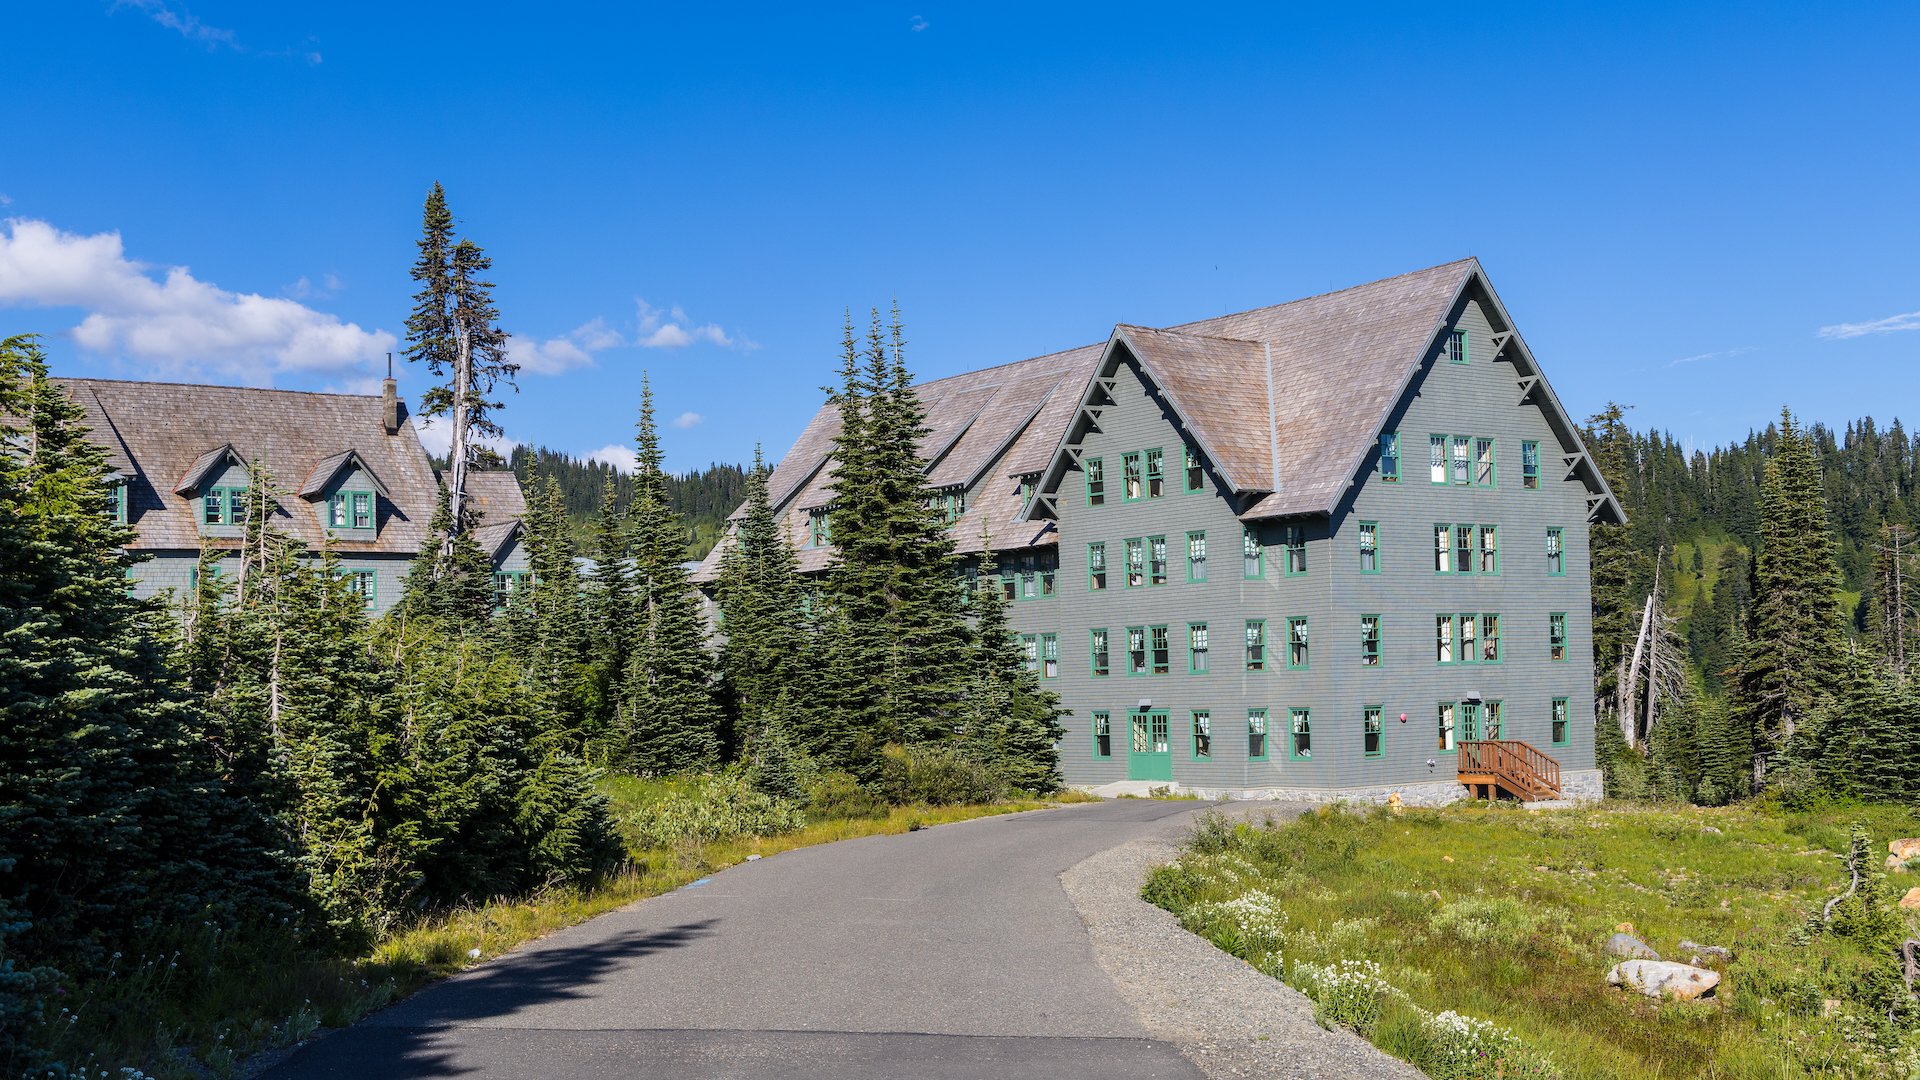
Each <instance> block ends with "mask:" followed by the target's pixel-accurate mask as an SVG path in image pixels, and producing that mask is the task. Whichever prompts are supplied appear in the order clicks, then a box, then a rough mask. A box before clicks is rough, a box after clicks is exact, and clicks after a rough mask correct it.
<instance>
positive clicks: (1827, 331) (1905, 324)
mask: <svg viewBox="0 0 1920 1080" xmlns="http://www.w3.org/2000/svg"><path fill="white" fill-rule="evenodd" d="M1900 330H1920V311H1909V312H1907V313H1906V314H1904V315H1889V316H1887V317H1886V318H1884V319H1875V320H1874V321H1873V322H1846V323H1835V324H1833V325H1832V326H1823V327H1821V328H1820V336H1821V337H1823V338H1832V339H1835V340H1842V339H1845V338H1857V337H1866V336H1868V335H1870V334H1891V333H1895V332H1897V331H1900Z"/></svg>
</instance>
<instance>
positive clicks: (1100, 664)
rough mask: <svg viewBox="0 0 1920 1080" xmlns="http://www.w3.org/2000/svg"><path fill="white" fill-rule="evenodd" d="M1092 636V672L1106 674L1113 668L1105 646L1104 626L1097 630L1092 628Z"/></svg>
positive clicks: (1105, 632)
mask: <svg viewBox="0 0 1920 1080" xmlns="http://www.w3.org/2000/svg"><path fill="white" fill-rule="evenodd" d="M1092 637H1093V641H1092V645H1091V650H1092V653H1093V673H1094V674H1095V675H1096V676H1100V675H1106V674H1107V673H1108V672H1110V671H1112V670H1113V667H1112V657H1111V655H1110V654H1109V652H1108V647H1107V629H1106V627H1104V626H1103V627H1100V628H1099V629H1097V630H1094V631H1093V634H1092Z"/></svg>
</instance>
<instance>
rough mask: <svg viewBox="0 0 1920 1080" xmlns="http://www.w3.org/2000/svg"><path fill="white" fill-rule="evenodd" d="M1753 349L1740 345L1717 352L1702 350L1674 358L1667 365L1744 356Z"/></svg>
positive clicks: (1677, 365)
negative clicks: (1693, 354)
mask: <svg viewBox="0 0 1920 1080" xmlns="http://www.w3.org/2000/svg"><path fill="white" fill-rule="evenodd" d="M1754 351H1756V350H1755V349H1754V347H1753V346H1751V345H1742V346H1740V347H1739V348H1737V349H1721V350H1720V351H1719V352H1703V353H1701V354H1700V355H1698V356H1683V357H1681V358H1680V359H1678V360H1675V361H1674V362H1672V363H1670V364H1668V365H1667V366H1668V367H1679V366H1680V365H1681V364H1698V363H1701V362H1702V361H1706V360H1725V359H1728V358H1729V357H1734V356H1745V355H1747V354H1748V353H1750V352H1754Z"/></svg>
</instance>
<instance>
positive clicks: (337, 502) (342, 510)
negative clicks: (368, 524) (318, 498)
mask: <svg viewBox="0 0 1920 1080" xmlns="http://www.w3.org/2000/svg"><path fill="white" fill-rule="evenodd" d="M352 515H353V511H352V510H351V509H350V508H349V507H348V506H347V493H346V492H344V491H336V492H334V493H333V494H331V495H329V496H327V528H329V529H350V528H352V527H353V526H351V525H349V524H347V522H349V521H352V520H353V516H352Z"/></svg>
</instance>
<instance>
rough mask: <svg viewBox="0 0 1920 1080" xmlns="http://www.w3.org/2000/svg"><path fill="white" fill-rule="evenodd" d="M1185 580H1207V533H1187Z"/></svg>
mask: <svg viewBox="0 0 1920 1080" xmlns="http://www.w3.org/2000/svg"><path fill="white" fill-rule="evenodd" d="M1187 580H1188V581H1205V580H1207V534H1206V533H1204V532H1190V533H1188V534H1187Z"/></svg>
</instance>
